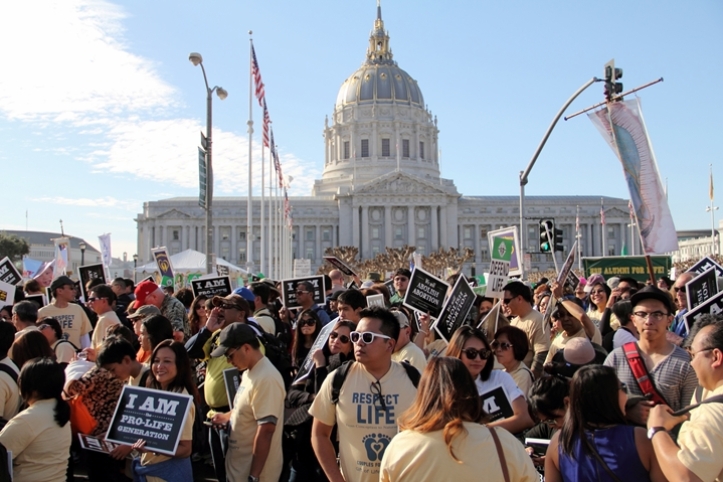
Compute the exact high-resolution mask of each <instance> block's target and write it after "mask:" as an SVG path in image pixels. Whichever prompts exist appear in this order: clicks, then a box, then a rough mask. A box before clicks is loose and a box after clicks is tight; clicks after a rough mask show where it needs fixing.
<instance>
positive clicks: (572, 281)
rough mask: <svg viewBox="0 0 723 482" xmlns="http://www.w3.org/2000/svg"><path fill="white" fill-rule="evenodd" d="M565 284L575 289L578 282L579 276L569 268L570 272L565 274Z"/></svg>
mask: <svg viewBox="0 0 723 482" xmlns="http://www.w3.org/2000/svg"><path fill="white" fill-rule="evenodd" d="M565 284H567V285H569V286H570V288H572V290H573V291H575V290H576V289H577V285H579V284H580V278H578V277H577V275H576V274H575V273H574V272H573V271H572V270H570V272H569V273H568V274H567V279H566V280H565Z"/></svg>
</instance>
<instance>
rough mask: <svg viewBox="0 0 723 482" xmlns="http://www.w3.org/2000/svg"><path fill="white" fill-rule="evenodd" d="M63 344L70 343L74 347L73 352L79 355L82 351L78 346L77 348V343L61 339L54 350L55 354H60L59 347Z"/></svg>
mask: <svg viewBox="0 0 723 482" xmlns="http://www.w3.org/2000/svg"><path fill="white" fill-rule="evenodd" d="M61 343H70V346H72V347H73V350H75V352H76V353H78V352H79V351H80V348H78V347H77V346H75V343H73V342H72V341H70V340H66V339H64V338H61V339H60V340H58V344H57V345H55V348H53V352H55V353H58V346H60V344H61Z"/></svg>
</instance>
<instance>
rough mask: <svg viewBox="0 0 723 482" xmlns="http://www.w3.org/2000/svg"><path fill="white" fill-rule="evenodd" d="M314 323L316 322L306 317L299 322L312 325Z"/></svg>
mask: <svg viewBox="0 0 723 482" xmlns="http://www.w3.org/2000/svg"><path fill="white" fill-rule="evenodd" d="M314 325H316V322H315V321H314V320H312V319H311V318H307V319H306V320H301V321H300V322H299V326H314Z"/></svg>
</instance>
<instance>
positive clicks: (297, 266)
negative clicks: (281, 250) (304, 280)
mask: <svg viewBox="0 0 723 482" xmlns="http://www.w3.org/2000/svg"><path fill="white" fill-rule="evenodd" d="M304 276H311V260H310V259H304V258H298V259H295V260H294V278H301V277H304Z"/></svg>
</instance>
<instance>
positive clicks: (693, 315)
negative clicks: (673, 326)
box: [683, 291, 723, 331]
mask: <svg viewBox="0 0 723 482" xmlns="http://www.w3.org/2000/svg"><path fill="white" fill-rule="evenodd" d="M719 313H723V291H720V292H718V294H716V295H713V296H712V297H711V298H708V299H707V300H706V301H705V303H703V304H702V305H698V306H696V307H695V309H693V310H690V311H689V312H687V313H686V314H685V315H683V316H684V320H685V324H686V325H687V326H686V328H687V329H688V331H690V329H691V328H693V325H694V324H695V322H696V321H698V319H699V318H700V317H701V316H703V315H717V314H719Z"/></svg>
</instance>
